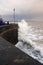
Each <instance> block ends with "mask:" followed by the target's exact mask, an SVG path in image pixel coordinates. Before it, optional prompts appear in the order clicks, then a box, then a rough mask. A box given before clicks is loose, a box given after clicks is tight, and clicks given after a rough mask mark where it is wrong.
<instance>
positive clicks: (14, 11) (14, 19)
mask: <svg viewBox="0 0 43 65" xmlns="http://www.w3.org/2000/svg"><path fill="white" fill-rule="evenodd" d="M13 11H14V22H15V8H14V9H13Z"/></svg>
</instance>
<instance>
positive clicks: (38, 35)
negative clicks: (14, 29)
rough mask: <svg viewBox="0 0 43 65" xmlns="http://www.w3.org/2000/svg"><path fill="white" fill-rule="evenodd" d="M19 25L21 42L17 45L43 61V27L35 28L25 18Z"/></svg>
mask: <svg viewBox="0 0 43 65" xmlns="http://www.w3.org/2000/svg"><path fill="white" fill-rule="evenodd" d="M31 24H32V23H31ZM18 26H19V29H18V40H19V42H18V43H17V44H16V45H15V46H16V47H18V48H19V49H21V50H22V51H24V52H25V53H26V54H28V55H30V56H31V57H33V58H34V59H36V60H38V61H39V62H41V63H43V29H40V28H35V27H33V26H32V25H30V24H29V23H28V22H26V21H25V20H22V21H21V22H19V23H18Z"/></svg>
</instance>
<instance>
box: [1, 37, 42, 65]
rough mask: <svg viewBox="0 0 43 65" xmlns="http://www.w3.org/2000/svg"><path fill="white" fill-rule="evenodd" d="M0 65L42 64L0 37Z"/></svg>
mask: <svg viewBox="0 0 43 65" xmlns="http://www.w3.org/2000/svg"><path fill="white" fill-rule="evenodd" d="M0 65H42V64H40V63H39V62H37V61H36V60H34V59H33V58H31V57H30V56H28V55H26V54H25V53H23V52H22V51H20V50H19V49H18V48H16V47H15V46H14V45H12V44H11V43H9V42H8V41H6V40H5V39H3V38H2V37H0Z"/></svg>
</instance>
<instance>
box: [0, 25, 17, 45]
mask: <svg viewBox="0 0 43 65" xmlns="http://www.w3.org/2000/svg"><path fill="white" fill-rule="evenodd" d="M0 36H1V37H3V38H4V39H6V40H7V41H9V42H11V43H12V44H14V45H15V44H16V43H17V42H18V24H14V25H6V26H2V27H0Z"/></svg>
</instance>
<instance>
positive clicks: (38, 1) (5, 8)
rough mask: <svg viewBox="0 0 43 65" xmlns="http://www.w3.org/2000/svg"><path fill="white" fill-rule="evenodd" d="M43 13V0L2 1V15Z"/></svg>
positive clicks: (0, 4)
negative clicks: (14, 11)
mask: <svg viewBox="0 0 43 65" xmlns="http://www.w3.org/2000/svg"><path fill="white" fill-rule="evenodd" d="M14 8H15V9H16V14H28V13H35V14H36V13H39V14H40V13H43V0H0V14H11V13H13V9H14Z"/></svg>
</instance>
